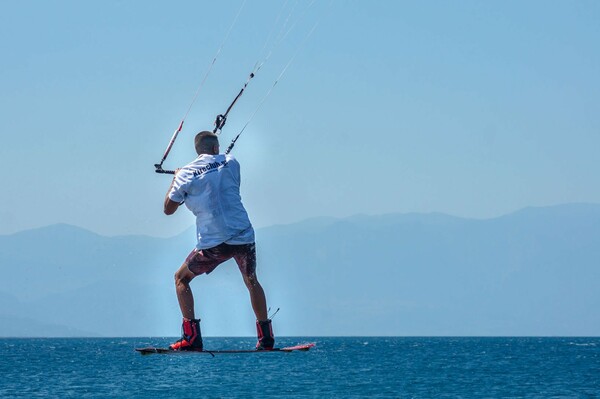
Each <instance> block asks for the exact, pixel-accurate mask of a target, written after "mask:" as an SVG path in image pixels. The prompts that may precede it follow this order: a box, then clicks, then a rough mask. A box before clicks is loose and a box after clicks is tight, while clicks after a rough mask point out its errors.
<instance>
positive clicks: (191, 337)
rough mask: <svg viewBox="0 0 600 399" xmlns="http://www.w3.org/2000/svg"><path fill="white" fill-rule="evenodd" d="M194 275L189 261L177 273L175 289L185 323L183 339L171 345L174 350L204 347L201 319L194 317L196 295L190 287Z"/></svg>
mask: <svg viewBox="0 0 600 399" xmlns="http://www.w3.org/2000/svg"><path fill="white" fill-rule="evenodd" d="M194 277H196V275H195V274H194V273H192V272H191V271H190V270H189V269H188V264H187V261H186V262H184V264H183V265H182V266H181V267H180V268H179V270H177V273H175V291H176V292H177V300H178V301H179V307H180V308H181V314H182V315H183V323H182V325H181V339H179V340H177V341H176V342H174V343H173V344H171V345H170V346H169V347H170V348H171V349H172V350H199V351H201V350H202V348H203V345H202V334H201V333H200V320H196V318H195V317H194V296H193V295H192V289H191V288H190V281H192V280H193V279H194Z"/></svg>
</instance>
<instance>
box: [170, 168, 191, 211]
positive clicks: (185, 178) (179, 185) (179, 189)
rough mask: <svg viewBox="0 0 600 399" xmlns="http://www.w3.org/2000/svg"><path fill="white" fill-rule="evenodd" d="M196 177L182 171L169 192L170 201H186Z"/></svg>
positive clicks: (186, 171)
mask: <svg viewBox="0 0 600 399" xmlns="http://www.w3.org/2000/svg"><path fill="white" fill-rule="evenodd" d="M193 177H194V175H193V174H192V173H190V171H188V170H185V169H182V170H180V171H179V172H178V173H177V175H176V176H175V182H174V183H173V186H172V187H171V191H169V199H170V200H171V201H175V202H179V203H181V202H183V201H185V197H186V196H187V189H188V187H189V185H190V183H191V182H192V178H193Z"/></svg>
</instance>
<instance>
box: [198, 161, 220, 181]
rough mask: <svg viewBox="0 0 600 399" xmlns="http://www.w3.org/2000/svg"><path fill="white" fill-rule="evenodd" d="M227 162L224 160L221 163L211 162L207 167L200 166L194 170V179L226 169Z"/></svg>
mask: <svg viewBox="0 0 600 399" xmlns="http://www.w3.org/2000/svg"><path fill="white" fill-rule="evenodd" d="M227 162H228V161H227V160H224V161H223V162H212V163H209V164H207V165H204V166H201V167H200V168H198V169H196V170H194V177H198V176H201V175H203V174H205V173H208V172H214V171H216V170H217V169H219V168H224V167H227Z"/></svg>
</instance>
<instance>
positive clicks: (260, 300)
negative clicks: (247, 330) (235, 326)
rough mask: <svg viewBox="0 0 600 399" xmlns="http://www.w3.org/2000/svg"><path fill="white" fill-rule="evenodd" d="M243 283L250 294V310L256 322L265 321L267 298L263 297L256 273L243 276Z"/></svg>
mask: <svg viewBox="0 0 600 399" xmlns="http://www.w3.org/2000/svg"><path fill="white" fill-rule="evenodd" d="M244 283H245V284H246V287H247V288H248V292H249V293H250V302H251V303H252V310H254V314H255V315H256V320H258V321H266V320H267V318H268V316H267V298H266V297H265V291H264V290H263V288H262V286H261V285H260V283H259V282H258V279H257V278H256V273H253V274H251V275H247V276H246V275H245V276H244Z"/></svg>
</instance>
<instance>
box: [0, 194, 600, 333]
mask: <svg viewBox="0 0 600 399" xmlns="http://www.w3.org/2000/svg"><path fill="white" fill-rule="evenodd" d="M256 233H257V234H256V235H257V246H258V276H259V280H260V281H261V283H262V284H263V286H264V288H265V291H266V293H267V299H268V301H269V304H270V306H272V311H271V312H272V313H273V312H274V311H275V310H276V309H277V308H280V311H279V312H278V314H277V315H276V316H275V318H274V322H273V324H274V328H275V333H276V335H285V336H294V335H295V336H324V335H334V336H343V335H379V336H380V335H411V336H412V335H427V336H432V335H435V336H437V335H444V336H446V335H449V336H456V335H461V336H473V335H477V336H490V335H491V336H506V335H511V336H514V335H519V336H522V335H541V336H548V335H553V336H555V335H568V336H571V335H584V336H597V335H600V310H599V309H600V289H598V287H599V286H600V205H597V204H566V205H558V206H551V207H537V208H533V207H532V208H525V209H522V210H520V211H517V212H514V213H511V214H508V215H505V216H501V217H497V218H492V219H467V218H459V217H453V216H449V215H444V214H439V213H431V214H388V215H378V216H367V215H358V216H353V217H349V218H342V219H337V218H314V219H309V220H305V221H303V222H299V223H295V224H289V225H279V226H272V227H268V228H262V229H258V230H257V232H256ZM194 243H195V238H194V230H193V229H192V228H191V229H189V230H187V231H185V232H183V233H182V234H180V235H178V236H175V237H172V238H168V239H163V238H153V237H146V236H117V237H104V236H100V235H97V234H95V233H92V232H90V231H87V230H84V229H81V228H78V227H73V226H69V225H52V226H47V227H43V228H39V229H34V230H27V231H23V232H19V233H16V234H11V235H3V236H0V337H1V336H4V337H8V336H10V337H46V336H47V337H59V336H65V337H73V336H92V337H93V336H176V335H178V334H179V328H180V323H181V321H180V314H179V308H178V305H177V300H176V297H175V292H174V284H173V274H174V272H175V271H176V270H177V268H178V267H179V266H180V264H181V263H182V261H183V260H184V259H185V257H186V255H187V253H188V252H189V251H190V250H191V248H193V246H194ZM192 288H193V290H194V295H195V298H196V310H197V316H198V317H201V318H202V329H203V334H204V335H208V336H250V335H254V333H255V331H254V317H253V314H252V310H251V307H250V303H249V298H248V293H247V291H246V288H245V287H244V284H243V282H242V279H241V277H240V275H239V271H238V270H237V267H236V265H235V263H234V262H233V261H229V262H226V263H225V264H223V265H221V266H220V267H219V268H217V269H216V270H215V271H214V272H213V273H211V274H210V275H206V276H201V277H198V278H197V279H195V280H194V281H193V282H192Z"/></svg>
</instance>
